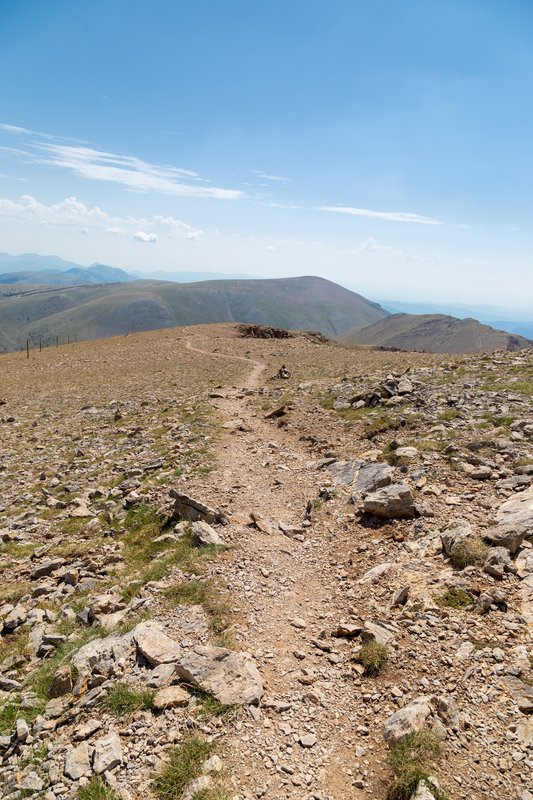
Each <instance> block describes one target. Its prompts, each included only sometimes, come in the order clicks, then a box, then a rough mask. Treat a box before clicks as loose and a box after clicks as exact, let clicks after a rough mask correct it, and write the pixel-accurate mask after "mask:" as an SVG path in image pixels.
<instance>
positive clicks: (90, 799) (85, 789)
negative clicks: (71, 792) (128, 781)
mask: <svg viewBox="0 0 533 800" xmlns="http://www.w3.org/2000/svg"><path fill="white" fill-rule="evenodd" d="M76 798H77V800H118V794H117V793H116V792H115V790H114V789H112V788H111V787H110V786H108V785H107V783H105V782H104V781H103V780H102V778H100V777H93V778H91V779H90V781H89V783H88V784H87V786H80V788H79V789H78V791H77V794H76Z"/></svg>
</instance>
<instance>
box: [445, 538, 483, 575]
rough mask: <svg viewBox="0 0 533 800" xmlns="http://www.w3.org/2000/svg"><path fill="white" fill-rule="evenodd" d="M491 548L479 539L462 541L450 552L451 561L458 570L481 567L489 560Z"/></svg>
mask: <svg viewBox="0 0 533 800" xmlns="http://www.w3.org/2000/svg"><path fill="white" fill-rule="evenodd" d="M488 551H489V548H488V547H487V545H486V544H485V543H484V542H483V541H482V540H481V539H479V538H478V537H476V536H473V537H469V538H467V539H462V540H461V541H459V542H457V543H456V544H454V545H453V547H452V549H451V550H450V561H451V563H452V565H453V566H454V567H455V568H456V569H465V567H476V566H481V564H483V563H484V561H485V559H486V558H487V553H488Z"/></svg>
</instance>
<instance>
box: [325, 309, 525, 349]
mask: <svg viewBox="0 0 533 800" xmlns="http://www.w3.org/2000/svg"><path fill="white" fill-rule="evenodd" d="M340 338H341V340H342V341H344V342H347V343H348V344H367V345H372V346H374V347H376V346H377V347H391V348H392V347H394V348H399V349H400V350H419V351H425V352H428V353H492V352H494V351H495V350H509V351H514V350H529V349H531V348H533V341H532V340H531V339H527V338H525V337H524V336H518V335H517V334H516V333H508V332H506V331H500V330H496V329H495V328H491V326H490V325H482V324H481V322H478V320H477V319H471V318H466V319H458V318H457V317H451V316H449V315H448V314H393V315H392V316H390V317H386V318H385V319H382V320H378V321H377V322H375V323H373V324H372V325H369V326H368V327H367V328H364V329H363V330H361V329H356V330H354V331H348V332H347V333H344V334H343V335H342V336H341V337H340Z"/></svg>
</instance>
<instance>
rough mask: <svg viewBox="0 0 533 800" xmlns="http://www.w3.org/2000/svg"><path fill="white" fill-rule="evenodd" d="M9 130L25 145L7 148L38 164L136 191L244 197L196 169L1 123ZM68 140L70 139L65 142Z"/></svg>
mask: <svg viewBox="0 0 533 800" xmlns="http://www.w3.org/2000/svg"><path fill="white" fill-rule="evenodd" d="M0 129H2V130H4V131H5V132H6V133H11V134H16V135H17V136H18V137H19V138H21V139H23V140H24V141H23V146H24V148H25V149H22V148H10V147H2V148H1V149H2V150H4V151H5V152H9V153H11V154H12V155H16V156H18V157H22V158H24V159H25V160H26V161H30V162H33V163H36V164H42V165H45V166H48V167H55V168H56V169H62V170H67V171H69V172H71V173H72V174H74V175H76V176H78V177H80V178H85V179H87V180H93V181H106V182H109V183H115V184H119V185H122V186H125V187H127V188H128V189H129V190H131V191H136V192H154V193H158V194H166V195H175V196H178V197H198V198H211V199H216V200H236V199H238V198H240V197H244V192H242V191H241V190H239V189H226V188H221V187H218V186H211V185H210V181H209V180H207V179H205V178H202V177H200V175H198V173H197V172H194V171H193V170H189V169H183V168H181V167H175V166H172V165H168V164H152V163H150V162H148V161H144V160H143V159H141V158H137V157H136V156H130V155H122V154H120V153H112V152H107V151H105V150H98V149H97V148H94V147H89V146H85V145H84V144H83V143H81V144H72V142H73V141H74V140H68V139H65V138H63V137H59V136H57V137H56V136H52V135H50V134H44V133H41V132H39V131H29V130H28V129H26V128H19V127H18V126H16V125H6V124H0ZM65 142H70V143H69V144H65Z"/></svg>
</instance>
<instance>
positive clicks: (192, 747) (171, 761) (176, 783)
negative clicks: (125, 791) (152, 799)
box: [154, 736, 214, 800]
mask: <svg viewBox="0 0 533 800" xmlns="http://www.w3.org/2000/svg"><path fill="white" fill-rule="evenodd" d="M213 750H214V744H213V743H212V742H207V741H206V740H205V739H201V738H200V737H199V736H192V737H191V738H190V739H187V740H185V741H184V742H183V743H182V744H181V745H179V746H178V747H174V748H173V749H172V750H171V751H170V753H169V755H168V757H167V761H166V763H165V765H164V766H163V768H162V770H161V772H160V773H159V775H158V776H157V777H156V779H155V781H154V789H155V794H156V797H158V798H159V800H179V798H180V797H181V795H182V794H183V790H184V789H185V787H186V786H187V784H188V783H190V782H191V781H193V780H195V778H198V777H200V775H201V774H202V765H203V763H204V762H205V761H206V760H207V759H208V758H209V756H210V755H211V754H212V753H213Z"/></svg>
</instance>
